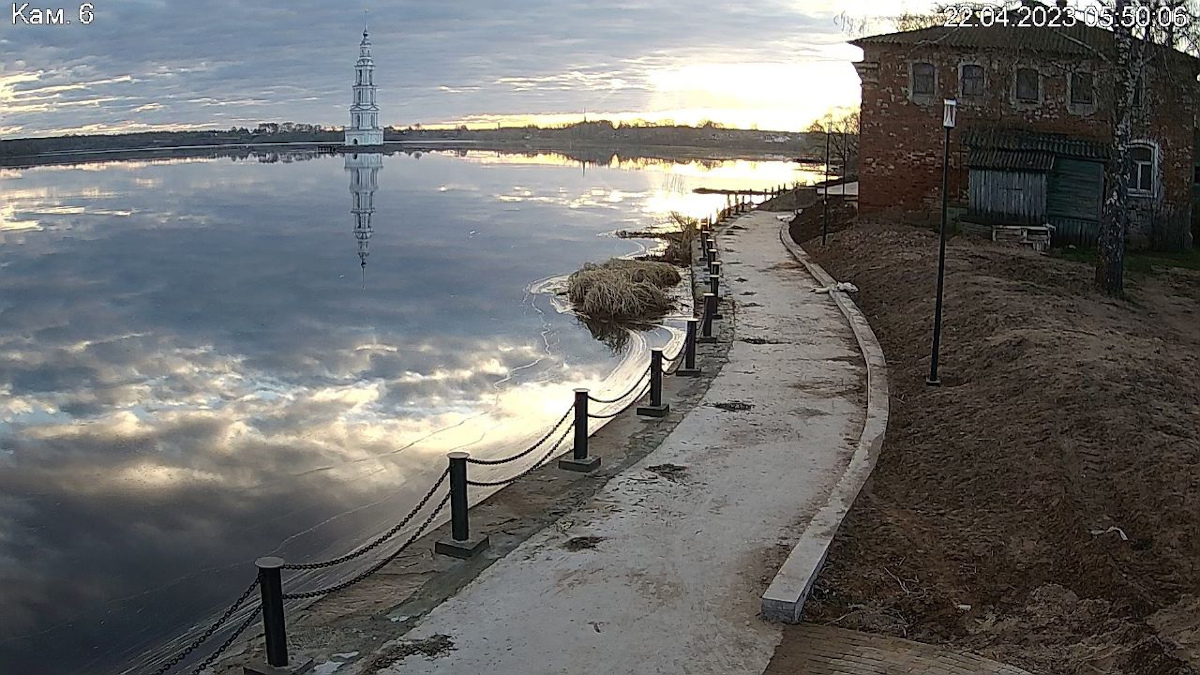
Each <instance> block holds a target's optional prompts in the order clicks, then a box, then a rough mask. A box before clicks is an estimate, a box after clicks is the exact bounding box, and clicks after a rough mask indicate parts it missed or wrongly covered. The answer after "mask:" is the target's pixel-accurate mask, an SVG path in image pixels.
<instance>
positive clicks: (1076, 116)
mask: <svg viewBox="0 0 1200 675" xmlns="http://www.w3.org/2000/svg"><path fill="white" fill-rule="evenodd" d="M851 44H853V45H855V46H857V47H860V48H861V49H862V50H863V60H862V61H860V62H858V63H856V64H855V68H856V69H857V70H858V74H859V78H860V79H861V81H862V121H861V138H860V143H861V149H860V166H859V183H860V184H859V208H860V212H861V213H862V214H863V215H874V216H889V217H895V218H899V219H901V220H904V221H908V222H936V221H937V220H938V218H939V217H940V209H939V204H940V190H941V179H942V176H941V169H942V152H943V144H944V131H943V128H942V123H941V122H942V108H943V104H942V102H943V100H944V99H947V98H953V99H957V101H958V125H957V128H956V129H955V130H954V131H953V133H952V136H951V162H950V166H951V176H950V197H951V204H952V205H953V206H954V213H955V214H956V217H957V218H959V219H960V220H963V221H966V222H974V223H982V224H985V225H986V224H1044V223H1050V224H1052V225H1054V226H1055V237H1056V239H1057V240H1058V242H1059V243H1076V244H1084V245H1087V244H1091V243H1094V242H1095V239H1096V236H1097V232H1098V225H1099V219H1100V209H1101V204H1102V203H1103V196H1104V165H1105V162H1106V161H1107V158H1108V155H1109V145H1110V141H1111V125H1110V117H1111V115H1110V112H1111V110H1112V97H1113V89H1114V86H1115V77H1114V75H1113V69H1114V67H1115V66H1113V65H1111V64H1112V63H1114V62H1115V49H1116V47H1115V40H1114V38H1113V35H1112V33H1110V32H1107V31H1103V30H1100V29H1095V28H1087V27H1085V26H1083V25H1079V26H1076V27H1073V28H1061V29H1055V28H1024V27H1022V28H1017V27H1006V26H992V27H975V28H945V27H941V26H938V27H933V28H926V29H922V30H916V31H907V32H901V33H891V34H888V35H876V36H872V37H865V38H861V39H858V40H855V41H853V42H852V43H851ZM1198 74H1200V60H1198V59H1195V58H1193V57H1191V56H1188V55H1185V54H1182V53H1180V52H1177V51H1174V50H1170V49H1166V48H1162V47H1158V46H1153V47H1152V48H1151V50H1150V55H1149V61H1148V64H1147V68H1146V72H1145V76H1144V77H1143V81H1142V84H1141V86H1140V87H1139V90H1138V91H1139V94H1138V101H1139V106H1140V107H1139V111H1140V112H1139V113H1138V115H1137V116H1136V119H1135V123H1134V129H1133V139H1134V145H1133V146H1132V152H1131V155H1132V157H1131V159H1132V165H1131V166H1130V167H1128V168H1127V171H1128V172H1129V175H1130V194H1131V200H1130V201H1131V204H1132V209H1133V220H1134V224H1133V226H1132V228H1131V231H1130V243H1131V245H1134V246H1137V245H1151V246H1158V247H1164V248H1180V247H1187V246H1190V245H1191V241H1192V234H1191V229H1192V209H1193V185H1194V182H1195V178H1196V176H1195V171H1196V170H1195V167H1196V143H1197V140H1196V139H1197V134H1196V129H1197V126H1198V125H1197V116H1196V111H1197V107H1198V104H1200V86H1198V84H1197V75H1198Z"/></svg>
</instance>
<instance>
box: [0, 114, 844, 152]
mask: <svg viewBox="0 0 1200 675" xmlns="http://www.w3.org/2000/svg"><path fill="white" fill-rule="evenodd" d="M295 127H302V128H295ZM818 137H819V138H818ZM342 140H343V133H342V132H341V131H340V130H331V129H327V128H326V129H318V128H315V127H312V126H311V125H292V124H291V123H286V124H284V125H277V124H262V125H259V127H258V128H256V129H253V130H251V129H246V128H234V129H228V130H221V131H216V130H214V131H151V132H141V133H130V134H111V135H94V136H56V137H48V138H22V139H14V140H4V141H0V157H19V156H30V155H42V154H47V153H71V152H83V151H102V150H133V149H142V148H168V147H177V146H189V145H225V144H243V143H341V142H342ZM384 140H385V141H389V142H390V141H414V142H421V141H429V140H437V141H453V140H460V141H473V142H477V143H480V144H486V145H493V144H497V145H501V144H502V145H517V146H529V147H533V146H550V145H552V146H555V147H561V148H571V147H576V146H581V147H586V146H601V147H622V146H663V147H670V146H687V147H696V148H712V149H720V150H731V151H733V150H737V151H755V152H760V153H777V154H781V155H788V156H793V157H815V156H816V155H815V153H816V151H817V148H818V146H821V149H822V150H823V143H824V135H823V134H813V133H802V132H781V131H758V130H755V129H728V128H724V127H721V126H718V125H712V124H708V125H704V126H699V127H690V126H675V125H669V126H654V125H623V124H613V123H611V122H609V121H607V120H601V121H596V122H580V123H577V124H571V125H567V126H562V127H551V128H547V127H536V126H527V127H503V128H498V129H468V128H466V127H465V126H461V127H458V128H455V129H422V128H420V127H419V126H415V127H407V128H396V127H388V128H386V129H385V130H384Z"/></svg>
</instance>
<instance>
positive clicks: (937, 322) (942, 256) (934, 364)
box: [925, 98, 958, 387]
mask: <svg viewBox="0 0 1200 675" xmlns="http://www.w3.org/2000/svg"><path fill="white" fill-rule="evenodd" d="M943 103H944V104H945V106H944V110H943V116H942V127H944V128H945V129H946V142H945V146H944V147H943V149H942V229H941V235H940V242H939V244H938V277H937V300H936V301H935V303H934V310H933V356H932V358H931V359H930V360H929V377H928V378H927V379H926V380H925V384H927V385H929V386H931V387H937V386H940V385H941V384H942V381H941V380H940V379H938V350H939V348H940V347H941V344H942V285H943V283H944V282H945V279H946V212H947V203H948V198H949V191H950V130H951V129H953V128H954V122H955V117H956V116H957V113H958V101H956V100H954V99H952V98H948V99H946V100H945V101H944V102H943Z"/></svg>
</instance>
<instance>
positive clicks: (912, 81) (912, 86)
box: [908, 61, 938, 99]
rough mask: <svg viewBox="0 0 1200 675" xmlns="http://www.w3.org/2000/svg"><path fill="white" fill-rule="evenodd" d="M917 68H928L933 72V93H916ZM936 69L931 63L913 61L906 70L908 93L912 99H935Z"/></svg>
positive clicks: (936, 90) (936, 85)
mask: <svg viewBox="0 0 1200 675" xmlns="http://www.w3.org/2000/svg"><path fill="white" fill-rule="evenodd" d="M917 66H929V67H930V68H931V69H932V70H933V91H929V92H918V91H917ZM937 71H938V69H937V64H935V63H933V62H932V61H913V62H912V63H911V64H910V65H909V68H908V77H909V87H908V91H909V93H910V94H911V95H912V97H913V98H921V99H934V98H937V92H938V72H937Z"/></svg>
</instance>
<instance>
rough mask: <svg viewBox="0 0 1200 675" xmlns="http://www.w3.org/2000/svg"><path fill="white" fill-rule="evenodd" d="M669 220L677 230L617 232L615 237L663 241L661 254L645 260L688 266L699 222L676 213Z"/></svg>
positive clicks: (690, 262) (672, 213)
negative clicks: (664, 244)
mask: <svg viewBox="0 0 1200 675" xmlns="http://www.w3.org/2000/svg"><path fill="white" fill-rule="evenodd" d="M671 220H673V221H675V224H676V225H678V226H679V229H677V230H666V231H662V232H657V231H651V230H618V231H617V236H618V237H621V238H622V239H663V240H666V242H667V245H666V247H665V248H663V252H662V253H660V254H657V255H649V256H646V258H647V259H650V260H657V261H660V262H665V263H671V264H672V265H681V266H684V267H686V266H688V265H691V264H692V242H693V241H694V240H695V239H696V236H697V235H698V234H699V232H700V221H699V220H697V219H695V218H688V217H687V216H684V215H682V214H680V213H678V212H675V211H672V212H671Z"/></svg>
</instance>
